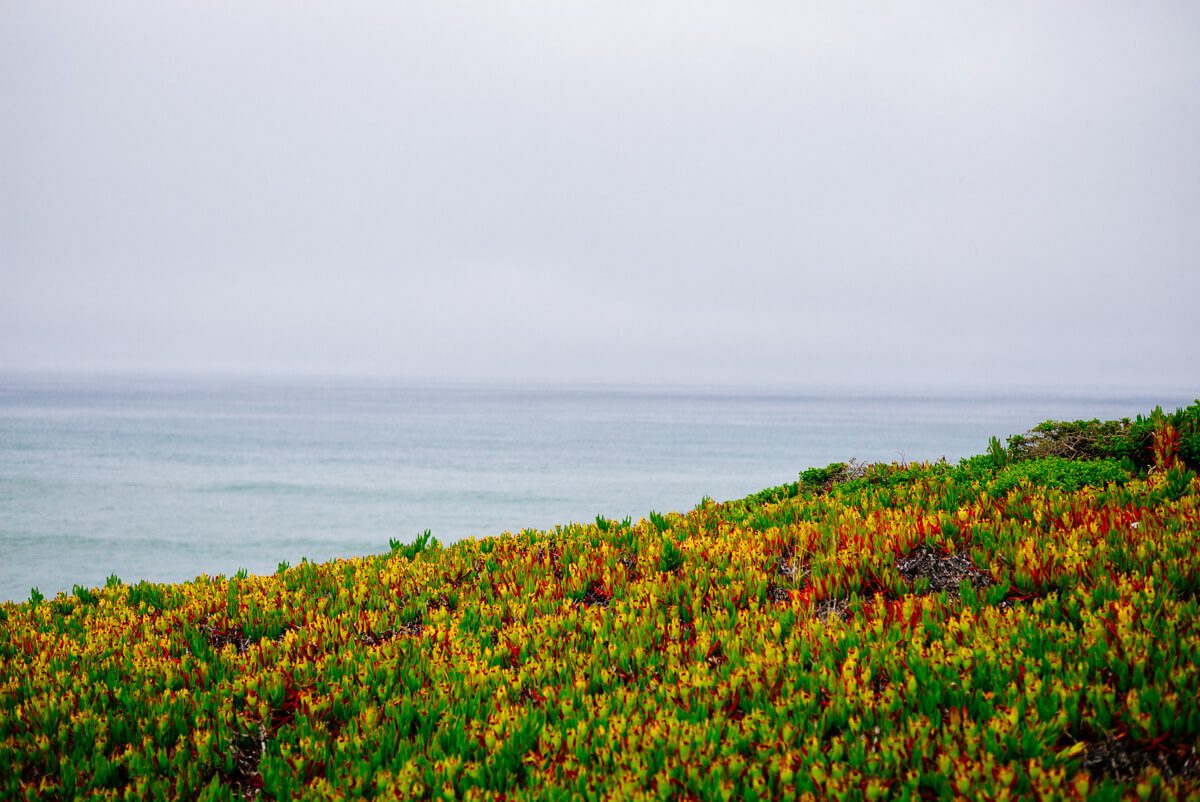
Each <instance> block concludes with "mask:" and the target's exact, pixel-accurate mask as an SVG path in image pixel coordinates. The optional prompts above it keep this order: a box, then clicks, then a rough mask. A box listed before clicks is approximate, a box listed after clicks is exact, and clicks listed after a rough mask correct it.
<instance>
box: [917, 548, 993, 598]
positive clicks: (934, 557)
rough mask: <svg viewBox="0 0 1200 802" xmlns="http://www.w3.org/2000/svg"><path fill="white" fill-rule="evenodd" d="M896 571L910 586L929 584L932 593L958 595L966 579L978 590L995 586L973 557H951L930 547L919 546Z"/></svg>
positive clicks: (962, 555) (961, 554)
mask: <svg viewBox="0 0 1200 802" xmlns="http://www.w3.org/2000/svg"><path fill="white" fill-rule="evenodd" d="M896 570H898V571H899V572H900V576H902V577H903V578H904V579H905V580H907V581H908V582H916V581H917V580H918V579H925V580H928V582H929V591H928V592H930V593H940V592H941V591H947V592H950V593H957V592H958V587H959V585H960V584H961V583H962V581H963V580H964V579H965V580H968V581H970V583H971V584H972V585H974V586H975V587H976V588H977V589H980V588H986V587H988V586H989V585H991V584H992V576H991V574H989V573H987V572H985V571H981V570H979V569H978V568H976V567H975V564H974V563H972V562H971V558H970V556H968V555H966V554H963V553H961V552H960V553H958V554H948V553H946V552H942V551H938V550H937V549H934V548H931V547H929V546H918V547H917V548H915V549H913V550H912V551H910V552H909V553H908V554H906V555H904V556H903V557H900V558H899V559H897V560H896Z"/></svg>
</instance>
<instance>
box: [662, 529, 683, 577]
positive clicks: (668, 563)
mask: <svg viewBox="0 0 1200 802" xmlns="http://www.w3.org/2000/svg"><path fill="white" fill-rule="evenodd" d="M681 565H683V551H682V550H680V548H679V546H678V545H676V543H675V541H674V540H671V538H669V537H668V538H663V545H662V554H661V555H659V558H658V570H659V571H661V572H663V573H664V574H669V573H671V572H673V571H676V570H678V568H679V566H681Z"/></svg>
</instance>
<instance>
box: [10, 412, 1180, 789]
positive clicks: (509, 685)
mask: <svg viewBox="0 0 1200 802" xmlns="http://www.w3.org/2000/svg"><path fill="white" fill-rule="evenodd" d="M1198 461H1200V403H1197V404H1196V405H1193V406H1192V407H1189V408H1188V409H1186V410H1181V411H1179V412H1176V413H1173V414H1170V415H1166V414H1162V413H1161V412H1156V414H1154V415H1152V416H1149V417H1146V418H1139V419H1138V420H1137V421H1129V422H1120V423H1101V422H1095V421H1091V422H1082V421H1081V422H1072V423H1061V422H1048V423H1046V424H1043V425H1041V426H1039V427H1037V428H1035V429H1034V430H1033V431H1031V432H1030V433H1027V434H1026V435H1023V436H1020V437H1015V438H1012V439H1011V440H1010V441H1009V443H1008V445H1007V446H1005V445H1002V444H1001V443H999V441H995V440H994V441H993V442H992V445H991V448H990V449H989V450H988V452H987V453H986V454H983V455H981V456H979V457H975V458H973V459H969V460H964V461H963V462H961V463H960V464H958V465H949V464H946V463H937V464H919V465H916V464H908V465H898V464H893V465H861V464H857V463H848V464H838V465H831V466H829V467H827V468H823V469H815V470H810V471H806V472H805V473H804V474H802V475H801V477H800V479H799V480H798V481H797V482H795V483H792V484H789V485H782V486H780V487H778V488H773V489H770V490H766V491H763V492H761V493H758V494H756V495H754V496H751V497H749V498H746V499H742V500H739V501H731V502H725V503H715V502H712V501H709V500H705V501H704V502H702V503H701V504H700V505H699V506H697V508H696V509H694V510H692V511H691V512H689V513H686V514H678V513H672V514H667V515H660V514H657V513H654V514H651V515H650V516H649V517H648V518H647V519H646V520H642V521H638V522H636V523H635V522H632V521H629V520H626V521H620V522H618V521H609V520H604V519H597V520H596V522H595V523H590V524H587V525H583V524H571V525H567V526H562V527H558V528H556V529H554V530H553V531H547V532H533V531H528V532H522V533H520V534H516V535H512V534H506V535H503V536H500V537H495V538H487V539H482V540H469V541H465V542H461V543H457V544H455V545H453V546H450V547H446V548H443V547H441V546H440V545H438V544H437V542H436V541H433V540H432V539H430V538H429V537H428V536H424V537H422V538H420V539H418V540H417V541H416V542H414V543H412V544H409V545H404V544H400V543H395V544H393V548H392V551H391V553H389V554H384V555H379V556H370V557H365V558H362V559H355V560H346V561H337V562H332V563H328V564H321V565H317V564H312V563H303V564H301V565H298V566H295V567H287V566H281V567H280V571H279V572H278V573H277V574H276V575H274V576H266V577H255V576H245V575H238V576H236V577H233V578H223V577H216V578H206V577H201V578H199V579H197V580H196V581H194V582H190V583H186V584H179V585H151V584H145V583H143V584H138V585H132V586H131V585H124V584H121V583H120V582H119V581H117V580H116V579H115V578H114V579H113V580H112V581H111V582H110V583H109V585H108V586H107V587H104V588H99V589H85V588H77V589H76V591H75V593H74V594H72V595H66V594H60V595H59V597H58V598H55V599H42V598H40V597H39V596H38V595H37V594H36V593H35V594H34V596H33V598H32V599H31V600H30V601H29V602H27V603H24V604H20V605H15V604H4V605H2V606H0V797H2V798H4V799H64V798H78V797H88V798H96V799H103V798H112V799H118V798H136V799H143V798H146V799H154V798H162V799H230V798H238V797H262V798H275V799H291V798H301V797H303V798H312V799H334V798H338V799H340V798H357V797H369V798H384V799H391V798H399V799H510V800H516V799H564V800H565V799H593V798H605V799H639V798H644V799H680V800H682V799H722V800H724V799H751V800H753V799H778V798H795V797H800V798H813V799H839V800H843V799H845V800H851V799H854V800H858V799H866V800H878V799H917V798H922V799H953V798H965V799H1019V798H1039V799H1074V798H1079V799H1082V798H1088V799H1101V800H1105V799H1172V798H1181V799H1182V798H1193V799H1194V798H1197V797H1198V796H1200V755H1198V754H1197V747H1198V744H1200V603H1198V601H1197V592H1198V591H1200V481H1198V480H1197V477H1196V474H1195V471H1196V469H1197V468H1198V467H1200V465H1198Z"/></svg>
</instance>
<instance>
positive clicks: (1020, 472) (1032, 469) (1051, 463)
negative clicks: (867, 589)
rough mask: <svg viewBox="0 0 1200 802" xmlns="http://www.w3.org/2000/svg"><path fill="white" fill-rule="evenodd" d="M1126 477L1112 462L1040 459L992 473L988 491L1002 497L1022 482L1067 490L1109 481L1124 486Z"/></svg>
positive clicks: (1125, 472) (1126, 472)
mask: <svg viewBox="0 0 1200 802" xmlns="http://www.w3.org/2000/svg"><path fill="white" fill-rule="evenodd" d="M1129 478H1130V474H1129V471H1128V470H1126V469H1125V468H1124V467H1123V466H1122V465H1121V464H1120V463H1119V462H1117V461H1116V460H1111V459H1101V460H1070V459H1064V458H1063V457H1043V458H1042V459H1037V460H1028V461H1025V462H1017V463H1014V464H1012V465H1009V466H1008V467H1007V468H1005V469H1004V470H1002V471H1000V472H999V473H997V474H996V479H995V481H994V482H993V483H992V488H991V489H992V494H993V495H994V496H1002V495H1004V494H1005V493H1007V492H1008V491H1009V490H1011V489H1012V488H1014V487H1016V486H1017V485H1018V484H1020V483H1021V482H1022V481H1029V482H1031V483H1032V484H1035V485H1038V486H1041V487H1053V488H1058V489H1061V490H1068V491H1070V490H1078V489H1080V488H1081V487H1085V486H1092V487H1102V486H1104V485H1106V484H1108V483H1109V482H1116V483H1118V484H1124V483H1125V482H1127V481H1129Z"/></svg>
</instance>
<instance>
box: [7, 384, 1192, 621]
mask: <svg viewBox="0 0 1200 802" xmlns="http://www.w3.org/2000/svg"><path fill="white" fill-rule="evenodd" d="M1190 401H1191V398H1189V397H1184V396H1168V397H1163V396H1161V395H1160V396H1147V397H1137V396H1117V395H1080V394H1075V395H1064V394H1053V393H1040V394H1025V395H1020V394H1010V395H1006V396H1000V395H995V394H992V395H987V394H956V395H940V396H939V395H930V396H921V395H911V394H910V395H891V396H888V395H871V394H862V393H856V394H848V393H832V392H825V393H804V392H760V393H755V392H747V391H745V390H744V389H739V390H734V389H722V388H719V387H718V388H706V389H686V390H684V389H677V388H676V389H671V388H646V387H608V388H599V387H582V386H580V387H572V386H554V387H520V386H515V385H483V384H444V385H427V384H415V383H401V382H394V383H387V382H367V381H360V382H353V381H344V380H343V381H338V382H325V383H323V382H319V381H314V380H300V379H296V380H272V381H252V380H245V379H242V380H234V379H225V380H217V379H167V378H159V379H147V378H138V379H115V378H95V377H77V378H64V377H56V378H36V377H27V376H26V377H14V376H7V377H0V599H3V600H18V599H25V598H28V596H29V592H30V588H31V587H38V588H39V589H40V590H41V592H43V593H44V594H46V595H47V596H51V595H53V594H54V593H56V592H58V591H60V590H69V589H70V588H71V587H72V586H73V585H74V584H81V585H88V586H94V585H99V584H103V582H104V580H105V578H106V577H108V576H109V575H110V574H114V573H115V574H117V575H118V576H120V577H121V578H122V579H124V580H125V581H136V580H139V579H150V580H154V581H179V580H185V579H190V578H192V577H194V576H196V575H197V574H200V573H206V574H210V575H211V574H218V573H221V574H232V573H233V572H235V571H237V570H238V569H239V568H246V569H247V570H249V571H250V572H251V573H264V572H272V571H274V570H275V567H276V565H277V564H278V563H279V562H280V561H281V560H288V561H290V562H292V563H296V562H298V561H299V560H300V559H301V558H302V557H308V558H309V559H313V560H326V559H330V558H334V557H345V556H357V555H363V554H370V553H378V552H381V551H386V550H387V548H388V539H389V538H393V537H394V538H399V539H402V540H405V541H408V540H411V539H412V538H413V537H414V536H415V535H416V534H418V533H419V532H421V531H422V530H424V529H426V528H428V529H432V530H433V533H434V534H435V535H436V536H437V537H438V538H440V539H441V540H443V541H444V542H449V541H453V540H457V539H460V538H463V537H468V536H479V535H489V534H498V533H500V532H503V531H505V530H513V531H516V530H520V529H523V528H527V527H533V528H547V527H552V526H554V525H555V524H559V523H566V522H568V521H573V520H591V519H593V518H594V517H595V516H596V515H597V514H603V515H606V516H608V517H613V518H620V517H624V516H626V515H631V516H633V517H634V518H635V519H637V518H639V517H641V516H644V515H646V514H647V513H648V512H649V511H650V510H651V509H655V510H672V509H680V510H682V509H690V508H691V507H693V506H694V505H695V504H696V503H697V502H698V501H699V500H700V499H701V498H702V497H703V496H706V495H707V496H710V497H713V498H716V499H727V498H734V497H739V496H743V495H746V494H747V493H751V492H754V491H756V490H761V489H762V488H764V487H767V486H771V485H776V484H780V483H782V482H787V481H792V480H793V479H794V478H795V476H796V474H797V472H798V471H800V470H802V469H804V468H806V467H810V466H813V465H825V464H827V463H829V462H833V461H835V460H844V459H846V458H849V457H856V458H858V459H860V460H885V461H891V460H894V459H900V458H903V459H908V460H920V459H936V458H938V457H942V456H944V457H947V458H949V459H952V460H953V459H957V458H959V457H962V456H966V455H969V454H975V453H979V452H981V451H983V450H984V448H985V447H986V444H987V438H988V436H989V435H992V434H997V435H1001V436H1003V435H1007V434H1011V433H1014V432H1018V431H1023V430H1024V429H1026V428H1028V426H1030V425H1032V424H1033V423H1035V422H1037V421H1040V420H1043V419H1045V418H1052V417H1053V418H1064V417H1067V418H1078V417H1087V418H1090V417H1100V418H1113V417H1124V416H1133V415H1136V414H1138V413H1141V412H1145V411H1148V410H1149V409H1150V408H1151V407H1153V406H1154V405H1155V404H1158V403H1162V404H1164V405H1167V406H1181V405H1184V404H1186V403H1189V402H1190Z"/></svg>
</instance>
